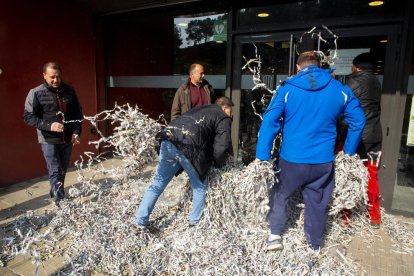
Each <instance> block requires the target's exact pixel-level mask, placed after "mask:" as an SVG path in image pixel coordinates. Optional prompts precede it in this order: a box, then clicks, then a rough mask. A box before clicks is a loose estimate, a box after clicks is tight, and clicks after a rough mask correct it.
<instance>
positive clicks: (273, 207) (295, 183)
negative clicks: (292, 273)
mask: <svg viewBox="0 0 414 276" xmlns="http://www.w3.org/2000/svg"><path fill="white" fill-rule="evenodd" d="M279 169H280V172H279V174H278V179H279V183H276V184H275V185H274V186H273V188H272V191H271V194H270V211H269V216H268V219H269V226H270V231H271V233H272V234H273V235H281V234H282V232H283V231H284V228H285V224H286V221H287V206H288V202H289V199H290V197H291V196H292V194H293V193H294V192H295V190H296V189H298V188H300V189H301V192H302V195H303V200H304V202H305V226H304V228H305V234H306V239H307V241H308V243H309V244H310V245H311V246H313V247H314V248H317V247H318V246H320V245H321V243H322V241H323V234H324V231H325V225H326V218H327V212H326V209H327V207H328V204H329V201H330V200H331V196H332V191H333V188H334V172H335V171H334V165H333V162H330V163H324V164H315V165H310V164H297V163H290V162H287V161H285V160H283V159H280V161H279Z"/></svg>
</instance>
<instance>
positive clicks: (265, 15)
mask: <svg viewBox="0 0 414 276" xmlns="http://www.w3.org/2000/svg"><path fill="white" fill-rule="evenodd" d="M269 15H270V14H268V13H267V12H261V13H259V14H257V16H258V17H268V16H269Z"/></svg>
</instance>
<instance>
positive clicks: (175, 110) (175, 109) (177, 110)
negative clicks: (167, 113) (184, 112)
mask: <svg viewBox="0 0 414 276" xmlns="http://www.w3.org/2000/svg"><path fill="white" fill-rule="evenodd" d="M180 90H181V87H180V88H178V89H177V91H176V92H175V95H174V101H173V104H172V106H171V121H173V120H174V119H175V118H177V117H178V116H180V115H181V102H180Z"/></svg>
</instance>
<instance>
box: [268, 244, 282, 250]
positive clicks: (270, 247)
mask: <svg viewBox="0 0 414 276" xmlns="http://www.w3.org/2000/svg"><path fill="white" fill-rule="evenodd" d="M266 250H267V251H279V250H283V244H270V245H268V246H267V247H266Z"/></svg>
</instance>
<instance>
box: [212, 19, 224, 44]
mask: <svg viewBox="0 0 414 276" xmlns="http://www.w3.org/2000/svg"><path fill="white" fill-rule="evenodd" d="M213 34H214V35H213V40H214V41H226V40H227V20H225V19H221V20H215V21H214V27H213Z"/></svg>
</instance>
